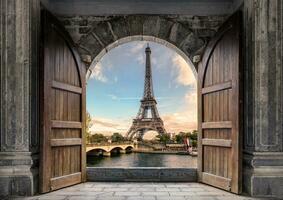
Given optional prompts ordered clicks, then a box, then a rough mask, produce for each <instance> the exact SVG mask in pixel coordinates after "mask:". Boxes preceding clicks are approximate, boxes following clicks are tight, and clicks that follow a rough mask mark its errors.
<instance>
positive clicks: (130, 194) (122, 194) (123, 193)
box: [114, 191, 141, 196]
mask: <svg viewBox="0 0 283 200" xmlns="http://www.w3.org/2000/svg"><path fill="white" fill-rule="evenodd" d="M114 195H115V196H140V195H141V193H140V192H129V191H128V192H115V194H114Z"/></svg>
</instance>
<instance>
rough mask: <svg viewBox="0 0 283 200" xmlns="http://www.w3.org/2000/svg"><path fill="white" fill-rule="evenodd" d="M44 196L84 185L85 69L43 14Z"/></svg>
mask: <svg viewBox="0 0 283 200" xmlns="http://www.w3.org/2000/svg"><path fill="white" fill-rule="evenodd" d="M41 62H42V65H41V80H40V82H41V88H40V92H41V108H40V111H41V120H40V121H41V156H40V159H41V160H40V174H39V177H40V183H39V190H40V192H41V193H44V192H49V191H52V190H56V189H59V188H62V187H66V186H69V185H73V184H76V183H80V182H83V181H85V170H86V169H85V168H86V166H85V163H86V161H85V156H86V155H85V138H84V129H85V67H84V65H83V64H82V63H81V61H80V59H79V56H78V55H77V53H76V51H75V50H74V45H73V43H72V40H71V39H70V37H69V35H68V34H67V33H66V32H65V30H64V28H63V27H62V26H61V25H60V23H59V22H58V21H57V20H56V19H55V17H53V16H52V15H51V14H50V13H48V12H47V11H43V14H42V57H41Z"/></svg>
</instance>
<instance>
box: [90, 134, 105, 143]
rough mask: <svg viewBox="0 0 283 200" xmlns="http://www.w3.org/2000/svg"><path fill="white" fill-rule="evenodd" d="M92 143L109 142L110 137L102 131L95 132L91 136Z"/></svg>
mask: <svg viewBox="0 0 283 200" xmlns="http://www.w3.org/2000/svg"><path fill="white" fill-rule="evenodd" d="M89 140H90V143H102V142H107V141H108V138H107V137H106V136H104V135H103V134H100V133H95V134H93V135H91V136H90V139H89Z"/></svg>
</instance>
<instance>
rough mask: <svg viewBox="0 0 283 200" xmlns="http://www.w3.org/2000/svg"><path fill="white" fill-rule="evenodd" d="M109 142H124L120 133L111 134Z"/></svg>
mask: <svg viewBox="0 0 283 200" xmlns="http://www.w3.org/2000/svg"><path fill="white" fill-rule="evenodd" d="M111 141H112V142H123V141H125V138H124V137H123V135H121V134H120V133H113V134H112V136H111Z"/></svg>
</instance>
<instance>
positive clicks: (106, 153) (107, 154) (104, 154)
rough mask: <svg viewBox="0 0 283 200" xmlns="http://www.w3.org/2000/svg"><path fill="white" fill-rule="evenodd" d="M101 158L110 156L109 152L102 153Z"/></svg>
mask: <svg viewBox="0 0 283 200" xmlns="http://www.w3.org/2000/svg"><path fill="white" fill-rule="evenodd" d="M103 156H105V157H110V156H111V152H110V151H104V152H103Z"/></svg>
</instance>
